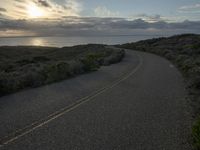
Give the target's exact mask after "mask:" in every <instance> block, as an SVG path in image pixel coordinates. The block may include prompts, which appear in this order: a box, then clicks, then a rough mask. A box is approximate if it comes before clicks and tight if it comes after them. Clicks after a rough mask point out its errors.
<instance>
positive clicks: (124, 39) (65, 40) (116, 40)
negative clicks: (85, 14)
mask: <svg viewBox="0 0 200 150" xmlns="http://www.w3.org/2000/svg"><path fill="white" fill-rule="evenodd" d="M157 37H161V36H158V35H151V36H87V37H15V38H0V46H2V45H8V46H17V45H34V46H51V47H63V46H74V45H81V44H108V45H114V44H123V43H129V42H136V41H140V40H145V39H151V38H157Z"/></svg>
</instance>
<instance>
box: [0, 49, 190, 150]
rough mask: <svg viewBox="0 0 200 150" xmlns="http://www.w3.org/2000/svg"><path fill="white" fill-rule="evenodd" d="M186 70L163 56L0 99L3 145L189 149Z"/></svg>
mask: <svg viewBox="0 0 200 150" xmlns="http://www.w3.org/2000/svg"><path fill="white" fill-rule="evenodd" d="M185 96H186V91H185V88H184V82H183V78H182V75H181V74H180V73H179V71H178V70H177V69H176V67H174V66H173V65H172V64H171V63H170V62H169V61H167V60H165V59H164V58H161V57H159V56H156V55H153V54H148V53H143V52H136V51H131V50H126V57H125V58H124V59H123V60H122V62H121V63H118V64H114V65H111V66H109V67H108V66H104V67H101V68H100V69H99V70H98V71H96V72H92V73H89V74H83V75H81V76H77V77H76V78H72V79H70V80H65V81H62V82H59V83H54V84H51V85H47V86H43V87H39V88H35V89H30V90H26V91H21V92H18V93H15V94H12V95H8V96H4V97H1V98H0V120H1V123H0V138H1V139H0V144H1V147H0V149H2V150H55V149H58V150H61V149H71V150H78V149H81V150H83V149H85V150H94V149H96V150H114V149H115V150H117V149H122V150H125V149H130V150H133V149H134V150H188V149H190V146H189V144H187V135H188V134H190V131H189V124H190V117H189V115H188V113H187V112H188V110H187V108H186V100H185Z"/></svg>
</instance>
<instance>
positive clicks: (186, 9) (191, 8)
mask: <svg viewBox="0 0 200 150" xmlns="http://www.w3.org/2000/svg"><path fill="white" fill-rule="evenodd" d="M178 11H179V12H181V13H200V3H198V4H194V5H186V6H181V7H180V8H179V9H178Z"/></svg>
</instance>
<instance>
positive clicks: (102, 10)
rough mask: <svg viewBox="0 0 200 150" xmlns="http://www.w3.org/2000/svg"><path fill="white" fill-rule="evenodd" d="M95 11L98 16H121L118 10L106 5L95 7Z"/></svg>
mask: <svg viewBox="0 0 200 150" xmlns="http://www.w3.org/2000/svg"><path fill="white" fill-rule="evenodd" d="M94 13H95V15H96V16H97V17H119V16H120V13H119V12H118V11H111V10H109V9H108V8H107V7H105V6H98V7H96V8H95V9H94Z"/></svg>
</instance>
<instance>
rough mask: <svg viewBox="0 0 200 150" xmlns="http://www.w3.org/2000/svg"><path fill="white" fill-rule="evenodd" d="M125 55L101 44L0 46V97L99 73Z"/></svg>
mask: <svg viewBox="0 0 200 150" xmlns="http://www.w3.org/2000/svg"><path fill="white" fill-rule="evenodd" d="M124 53H125V52H124V51H123V50H112V49H109V48H106V47H105V46H103V45H82V46H74V47H64V48H52V47H32V46H16V47H10V46H4V47H0V96H3V95H5V94H9V93H13V92H16V91H19V90H21V89H25V88H30V87H38V86H41V85H44V84H48V83H52V82H56V81H60V80H64V79H67V78H70V77H73V76H75V75H77V74H82V73H85V72H90V71H95V70H98V68H99V67H100V66H102V65H109V64H112V63H117V62H119V61H121V59H122V58H123V56H124Z"/></svg>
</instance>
